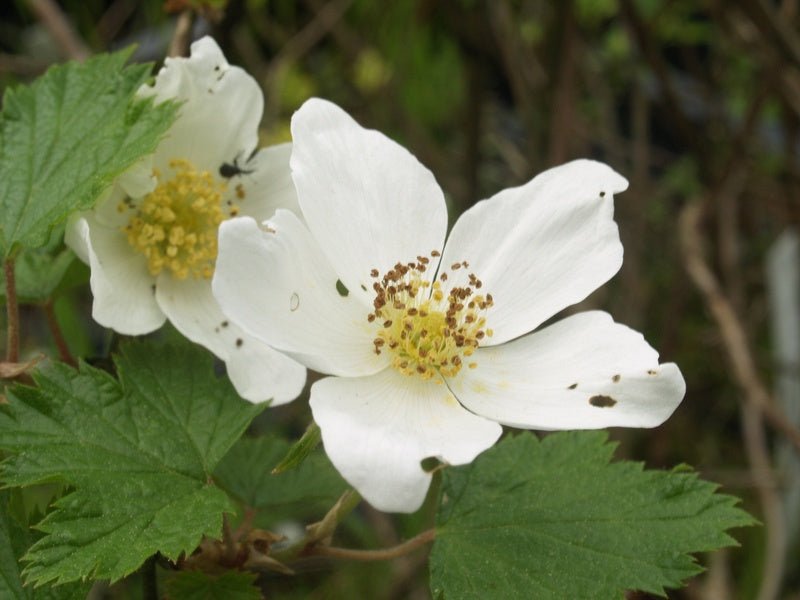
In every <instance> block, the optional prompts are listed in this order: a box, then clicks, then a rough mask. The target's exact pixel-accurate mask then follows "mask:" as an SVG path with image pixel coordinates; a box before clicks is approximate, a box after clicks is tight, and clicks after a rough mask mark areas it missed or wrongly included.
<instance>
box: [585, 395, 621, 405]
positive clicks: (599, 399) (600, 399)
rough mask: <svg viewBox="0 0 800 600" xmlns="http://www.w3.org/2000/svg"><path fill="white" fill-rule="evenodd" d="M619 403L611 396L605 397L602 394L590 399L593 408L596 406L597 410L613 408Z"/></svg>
mask: <svg viewBox="0 0 800 600" xmlns="http://www.w3.org/2000/svg"><path fill="white" fill-rule="evenodd" d="M616 403H617V401H616V400H614V399H613V398H612V397H611V396H603V395H602V394H598V395H597V396H592V397H591V398H589V404H591V405H592V406H596V407H597V408H611V407H612V406H614V405H615V404H616Z"/></svg>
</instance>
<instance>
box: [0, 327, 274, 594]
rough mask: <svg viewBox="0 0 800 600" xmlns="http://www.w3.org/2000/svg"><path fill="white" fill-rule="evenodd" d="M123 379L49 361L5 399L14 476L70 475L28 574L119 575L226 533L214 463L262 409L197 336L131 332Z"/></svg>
mask: <svg viewBox="0 0 800 600" xmlns="http://www.w3.org/2000/svg"><path fill="white" fill-rule="evenodd" d="M115 363H116V365H117V372H118V374H119V382H117V381H116V380H115V379H113V378H112V377H111V376H110V375H108V374H107V373H105V372H103V371H100V370H98V369H94V368H92V367H89V366H87V365H82V366H81V369H80V371H76V370H74V369H71V368H69V367H67V366H65V365H63V364H60V363H55V364H49V365H48V366H47V367H46V368H43V369H42V370H41V371H40V372H38V373H37V374H36V375H35V377H34V379H35V381H36V383H37V384H38V386H39V387H37V388H30V387H24V386H16V387H14V388H12V389H11V390H10V391H9V393H8V401H9V402H8V404H7V405H3V406H0V447H2V448H4V449H6V450H8V451H10V452H11V453H12V454H11V456H10V457H9V458H7V459H6V460H5V461H4V462H3V463H2V465H0V467H2V471H0V478H2V480H3V481H4V482H5V483H6V484H7V485H10V486H27V485H32V484H36V483H41V482H46V481H64V482H67V483H69V484H71V485H72V486H74V487H75V491H74V492H72V493H70V494H69V495H67V496H65V497H62V498H61V499H59V500H58V501H57V502H56V504H55V506H56V510H55V511H53V512H52V513H50V514H49V515H48V516H47V517H46V518H45V519H44V520H43V521H42V522H41V523H39V524H38V526H37V527H38V528H39V529H40V530H42V531H43V532H44V533H45V534H47V535H45V536H44V537H43V538H42V539H41V540H39V541H37V542H36V543H35V544H34V545H33V547H32V548H31V549H30V550H29V552H28V553H27V555H26V556H25V560H26V561H28V562H29V564H28V565H27V567H26V568H25V577H26V581H28V582H33V583H36V584H41V583H47V582H51V581H53V582H57V583H60V582H66V581H73V580H76V579H81V578H94V579H110V580H112V581H114V580H117V579H119V578H121V577H123V576H125V575H127V574H129V573H131V572H132V571H134V570H135V569H136V568H138V567H139V565H141V564H142V562H143V561H144V560H145V559H146V558H147V557H148V556H150V555H152V554H154V553H155V552H161V553H162V554H163V555H164V556H166V557H168V558H171V559H176V558H177V557H178V556H179V555H180V554H181V552H190V551H192V550H193V549H194V548H195V547H196V546H197V544H198V543H199V541H200V538H201V536H203V535H208V536H212V537H218V536H219V533H220V530H221V526H222V513H223V512H226V511H231V510H232V509H233V507H232V506H231V503H230V500H229V499H228V497H227V495H226V494H225V493H224V492H223V491H222V490H220V489H219V488H218V487H216V486H215V485H214V484H213V482H212V480H211V473H212V472H213V470H214V468H215V467H216V465H217V463H218V462H219V460H220V459H221V458H222V456H223V455H224V454H225V453H226V452H227V451H228V450H229V449H230V447H231V446H232V445H233V444H234V442H235V441H236V440H237V439H238V438H239V437H240V436H241V434H242V432H243V431H244V429H245V428H246V427H247V425H248V424H249V423H250V421H251V420H252V418H253V417H254V416H255V415H256V414H257V413H258V412H260V411H261V410H262V408H263V407H262V406H254V405H251V404H249V403H246V402H244V401H243V400H241V399H239V398H238V396H237V395H236V393H235V391H234V389H233V387H232V386H231V384H230V383H229V382H228V381H227V380H225V379H220V378H217V377H216V376H215V375H214V373H213V360H212V357H211V356H210V355H209V354H208V353H206V352H204V351H203V350H202V349H200V348H197V347H196V346H189V345H182V346H155V345H153V344H145V343H131V344H128V345H126V346H123V349H122V353H121V354H120V356H118V357H117V358H116V360H115Z"/></svg>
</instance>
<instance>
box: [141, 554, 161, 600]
mask: <svg viewBox="0 0 800 600" xmlns="http://www.w3.org/2000/svg"><path fill="white" fill-rule="evenodd" d="M142 598H143V600H158V581H157V580H156V557H155V555H154V556H151V557H150V558H148V559H147V560H146V561H145V562H144V565H142Z"/></svg>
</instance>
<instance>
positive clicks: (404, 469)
mask: <svg viewBox="0 0 800 600" xmlns="http://www.w3.org/2000/svg"><path fill="white" fill-rule="evenodd" d="M311 410H312V412H313V413H314V420H315V421H316V422H317V423H318V424H319V426H320V428H321V430H322V441H323V444H324V445H325V451H326V452H327V454H328V456H329V457H330V459H331V462H333V464H334V466H335V467H336V468H337V469H338V470H339V472H340V473H341V474H342V476H343V477H344V478H345V479H346V480H347V481H348V482H349V483H350V484H351V485H352V486H353V487H355V488H356V489H357V490H358V491H359V493H360V494H361V495H362V496H363V497H364V498H365V499H366V500H367V501H368V502H369V503H370V504H372V505H373V506H374V507H375V508H377V509H379V510H383V511H388V512H413V511H415V510H417V509H418V508H419V507H420V505H421V504H422V501H423V500H424V499H425V493H426V492H427V490H428V484H429V483H430V475H429V474H428V473H426V472H425V471H424V470H423V469H422V467H421V466H420V461H421V460H422V459H424V458H427V457H429V456H434V457H437V458H440V459H441V460H443V461H445V462H448V463H450V464H453V465H460V464H466V463H469V462H471V461H472V460H473V459H474V458H475V457H476V456H477V455H478V454H480V453H481V452H483V451H484V450H486V449H487V448H489V447H490V446H492V444H494V442H495V441H496V440H497V438H498V437H500V434H501V433H502V428H501V427H500V426H499V425H498V424H497V423H494V422H492V421H488V420H486V419H483V418H481V417H478V416H476V415H473V414H472V413H470V412H468V411H466V410H464V408H462V407H461V405H459V404H458V402H456V399H455V398H454V397H453V395H452V394H451V393H450V391H449V390H448V389H447V386H445V385H442V384H441V383H439V384H437V383H435V382H434V380H430V381H423V380H422V379H420V378H418V377H409V376H406V375H401V374H400V373H398V372H397V371H395V370H393V369H391V368H389V369H385V370H384V371H381V372H380V373H378V374H376V375H372V376H370V377H361V378H333V377H329V378H327V379H323V380H321V381H318V382H316V383H315V384H314V385H313V386H312V387H311Z"/></svg>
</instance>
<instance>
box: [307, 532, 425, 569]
mask: <svg viewBox="0 0 800 600" xmlns="http://www.w3.org/2000/svg"><path fill="white" fill-rule="evenodd" d="M435 538H436V530H435V529H428V530H427V531H423V532H422V533H420V534H419V535H416V536H414V537H413V538H411V539H410V540H406V541H405V542H403V543H402V544H398V545H397V546H392V547H391V548H382V549H380V550H353V549H351V548H336V547H333V546H316V547H314V548H311V549H310V550H309V551H308V552H307V553H306V556H328V557H330V558H341V559H343V560H360V561H373V560H391V559H393V558H398V557H400V556H404V555H406V554H409V553H411V552H413V551H414V550H417V549H418V548H420V547H422V546H424V545H425V544H428V543H430V542H432V541H433V540H434V539H435Z"/></svg>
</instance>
